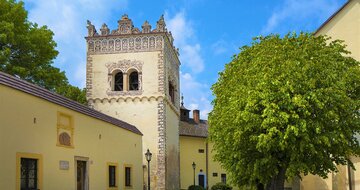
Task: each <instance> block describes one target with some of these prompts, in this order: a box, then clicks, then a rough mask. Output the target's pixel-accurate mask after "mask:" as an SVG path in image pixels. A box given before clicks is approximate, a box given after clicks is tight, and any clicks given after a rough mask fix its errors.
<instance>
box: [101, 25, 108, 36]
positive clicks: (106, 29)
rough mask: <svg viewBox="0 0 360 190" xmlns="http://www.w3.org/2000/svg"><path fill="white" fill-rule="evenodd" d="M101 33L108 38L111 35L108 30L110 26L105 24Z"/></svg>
mask: <svg viewBox="0 0 360 190" xmlns="http://www.w3.org/2000/svg"><path fill="white" fill-rule="evenodd" d="M100 31H101V35H102V36H107V35H109V34H110V29H109V28H108V26H107V25H106V24H105V23H104V24H103V25H102V26H101V29H100Z"/></svg>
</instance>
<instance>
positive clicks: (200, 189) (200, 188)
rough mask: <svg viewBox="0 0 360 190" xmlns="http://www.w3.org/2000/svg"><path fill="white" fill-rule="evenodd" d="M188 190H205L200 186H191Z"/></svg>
mask: <svg viewBox="0 0 360 190" xmlns="http://www.w3.org/2000/svg"><path fill="white" fill-rule="evenodd" d="M188 190H205V189H204V188H203V187H201V186H200V185H190V186H189V188H188Z"/></svg>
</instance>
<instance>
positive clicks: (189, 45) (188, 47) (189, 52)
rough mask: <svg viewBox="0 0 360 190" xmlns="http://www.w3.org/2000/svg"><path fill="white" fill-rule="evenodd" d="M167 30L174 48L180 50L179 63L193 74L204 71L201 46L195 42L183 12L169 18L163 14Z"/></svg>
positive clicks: (189, 24)
mask: <svg viewBox="0 0 360 190" xmlns="http://www.w3.org/2000/svg"><path fill="white" fill-rule="evenodd" d="M165 20H166V23H167V28H168V30H169V31H171V33H172V34H173V37H174V43H175V46H176V47H178V48H179V50H180V60H181V63H182V64H183V65H184V66H185V67H187V68H189V69H191V71H192V72H193V73H200V72H202V71H203V70H204V60H203V58H202V56H201V46H200V44H199V43H197V42H196V36H195V32H194V29H193V24H192V22H191V21H189V20H187V19H186V17H185V13H184V11H181V12H178V13H177V14H175V16H174V17H170V16H169V14H168V13H167V12H165Z"/></svg>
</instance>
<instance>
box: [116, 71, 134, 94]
mask: <svg viewBox="0 0 360 190" xmlns="http://www.w3.org/2000/svg"><path fill="white" fill-rule="evenodd" d="M124 76H125V77H124ZM124 79H126V80H124ZM124 81H128V82H124ZM124 84H125V85H124ZM125 90H129V91H135V90H139V73H138V72H137V71H131V72H130V74H129V78H127V77H126V74H125V75H124V73H122V72H121V71H120V72H118V73H116V74H115V76H114V91H125Z"/></svg>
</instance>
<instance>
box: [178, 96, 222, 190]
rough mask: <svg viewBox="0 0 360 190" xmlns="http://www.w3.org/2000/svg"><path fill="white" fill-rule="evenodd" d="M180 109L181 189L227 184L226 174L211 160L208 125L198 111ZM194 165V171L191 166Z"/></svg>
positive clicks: (182, 105)
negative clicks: (191, 112)
mask: <svg viewBox="0 0 360 190" xmlns="http://www.w3.org/2000/svg"><path fill="white" fill-rule="evenodd" d="M189 112H190V110H188V109H186V108H185V107H184V104H183V102H182V103H181V107H180V113H181V116H180V179H181V189H187V188H188V187H189V186H190V185H193V184H194V180H195V184H196V185H201V186H203V187H208V188H209V189H210V188H211V187H212V186H213V185H215V184H216V183H219V182H223V183H227V178H228V176H227V174H226V171H225V170H224V169H222V168H221V166H220V164H219V163H217V162H215V161H214V159H213V152H212V143H208V142H207V136H208V127H209V126H208V123H207V120H203V119H201V118H200V111H199V110H193V118H190V117H189V115H190V114H189ZM193 163H195V164H196V166H195V169H194V168H193V166H192V164H193Z"/></svg>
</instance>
